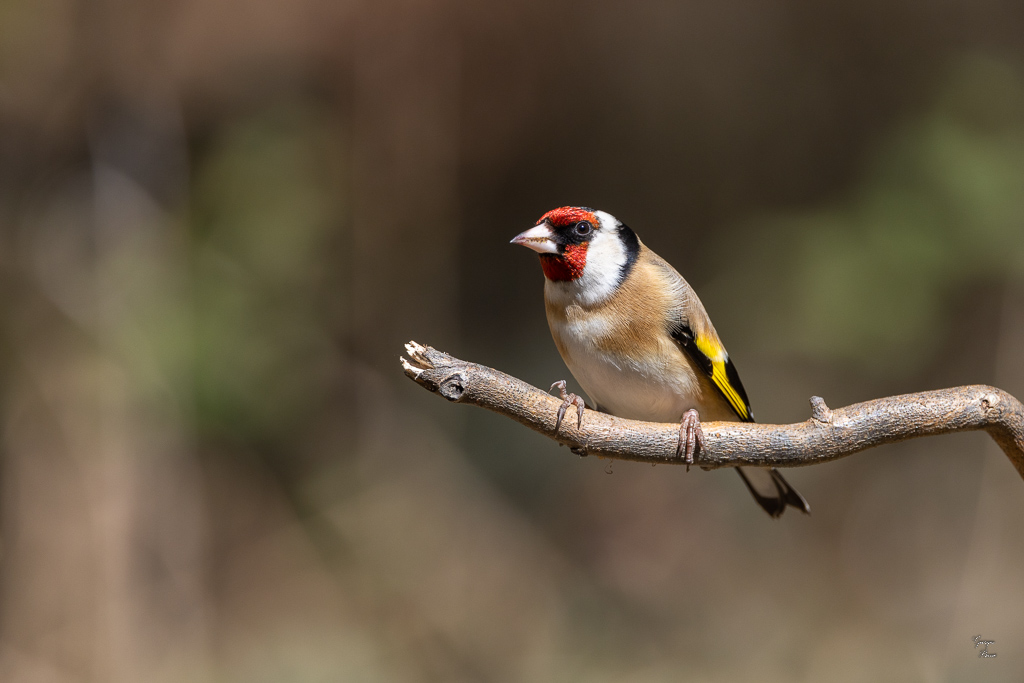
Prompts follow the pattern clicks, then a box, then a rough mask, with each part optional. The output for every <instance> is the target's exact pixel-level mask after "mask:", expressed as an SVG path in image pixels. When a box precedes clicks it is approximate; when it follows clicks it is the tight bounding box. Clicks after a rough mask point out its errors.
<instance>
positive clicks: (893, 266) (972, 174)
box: [718, 57, 1024, 374]
mask: <svg viewBox="0 0 1024 683" xmlns="http://www.w3.org/2000/svg"><path fill="white" fill-rule="evenodd" d="M749 233H750V234H751V235H752V238H751V240H750V241H749V242H747V243H746V244H741V245H740V246H738V247H737V246H735V245H734V243H730V244H729V245H726V244H724V243H723V244H721V245H720V246H719V249H723V250H724V249H729V250H730V251H732V252H737V251H738V252H739V253H737V254H736V256H735V259H736V260H735V264H736V265H735V267H733V268H732V269H729V271H728V272H727V274H725V275H723V276H722V278H721V280H720V282H719V283H718V286H719V287H728V288H729V290H730V291H732V292H734V293H735V292H736V287H737V286H746V287H750V288H751V289H752V294H751V295H750V296H739V295H738V294H736V295H734V296H731V297H730V301H738V302H742V301H743V300H746V301H748V305H746V306H744V305H743V304H742V303H740V306H739V308H740V310H742V313H739V315H744V316H749V318H748V320H749V321H751V322H749V324H750V325H751V326H753V327H754V328H755V329H762V330H766V331H768V332H769V333H768V334H765V335H764V336H763V337H762V338H761V343H762V344H763V345H764V347H766V348H769V349H774V350H775V351H778V352H786V353H794V352H795V353H798V354H808V355H811V356H816V357H819V358H822V359H831V360H837V359H838V360H848V361H855V362H857V363H858V365H859V366H860V367H862V368H863V369H865V370H867V371H869V372H873V373H878V374H889V373H892V372H897V373H899V374H908V373H912V372H914V371H917V370H919V369H920V368H921V367H922V366H924V365H927V364H928V363H929V362H930V361H931V360H932V359H933V357H934V352H935V351H936V349H938V348H939V346H940V345H941V343H942V339H943V337H945V336H949V335H969V334H971V333H972V331H971V330H969V329H964V328H963V327H962V326H961V325H959V324H958V323H957V321H956V320H954V319H951V317H950V315H951V313H952V312H951V311H950V309H949V306H948V302H949V301H950V299H951V296H952V295H953V294H955V293H956V291H957V290H959V289H961V288H964V287H977V288H978V290H977V292H976V294H977V295H978V296H992V295H993V294H994V290H992V289H990V288H986V286H988V285H991V284H993V283H997V282H1000V281H1005V280H1006V279H1007V278H1010V277H1021V276H1024V81H1022V79H1021V75H1020V74H1019V73H1017V72H1016V71H1014V70H1013V69H1012V68H1011V67H1009V66H1008V65H1007V64H1006V63H1004V62H1000V61H996V60H993V59H989V58H984V57H971V58H966V59H963V60H962V61H960V62H958V63H957V64H956V66H955V68H953V69H952V74H951V78H950V79H949V82H948V85H947V86H946V87H945V89H944V91H943V92H942V93H941V95H940V96H939V97H938V98H937V101H936V103H935V105H934V107H933V108H932V109H931V110H930V111H928V112H927V113H926V114H925V115H923V116H921V117H914V118H911V119H909V120H907V121H905V122H904V123H902V124H901V125H898V126H897V128H896V129H895V130H894V131H893V132H892V133H891V134H889V135H888V136H887V138H886V139H885V141H883V142H881V143H880V144H879V146H878V148H877V150H876V151H875V153H874V154H873V155H871V156H870V158H869V160H868V162H867V164H866V165H865V168H864V170H863V172H862V177H861V180H860V181H859V182H858V183H857V184H856V186H855V187H854V188H852V189H851V190H850V191H849V194H848V195H847V196H846V197H845V198H843V199H841V200H838V201H836V202H835V203H833V204H830V205H826V206H823V207H820V208H812V209H809V210H806V211H801V212H799V213H787V214H782V215H776V216H771V217H766V218H762V219H760V220H757V221H755V222H754V223H753V224H751V225H750V226H749ZM724 283H729V285H725V284H724ZM730 285H731V286H730ZM729 315H730V316H734V317H735V316H737V315H738V312H737V311H732V312H730V313H729Z"/></svg>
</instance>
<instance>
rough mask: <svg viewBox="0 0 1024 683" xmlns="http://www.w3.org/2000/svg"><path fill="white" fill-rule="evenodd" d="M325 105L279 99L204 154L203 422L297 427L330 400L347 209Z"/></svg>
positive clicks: (262, 430)
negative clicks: (336, 251)
mask: <svg viewBox="0 0 1024 683" xmlns="http://www.w3.org/2000/svg"><path fill="white" fill-rule="evenodd" d="M337 154H338V149H337V137H336V136H335V135H334V130H333V128H332V126H331V125H330V124H329V122H328V121H327V120H326V117H325V114H324V113H323V112H319V111H317V110H316V109H315V108H313V107H311V106H309V105H306V106H299V105H293V106H279V107H276V108H272V109H270V110H269V111H263V112H259V113H257V114H254V115H252V116H250V117H249V118H248V119H243V120H241V121H237V122H234V123H233V124H232V125H231V126H229V127H227V128H226V129H225V130H222V131H219V132H218V133H217V134H216V135H215V136H214V138H213V140H211V141H210V143H209V145H208V147H207V149H206V150H203V152H202V153H200V154H199V155H198V159H199V162H198V165H197V169H196V174H195V181H194V195H193V196H194V206H193V210H192V221H191V222H192V225H193V236H192V239H193V241H194V243H193V245H192V248H191V251H192V254H193V264H192V268H193V273H192V287H193V292H192V297H193V300H194V303H195V316H196V321H195V322H196V339H197V343H196V354H197V355H196V365H195V378H196V392H197V401H196V410H197V417H198V420H199V425H200V427H201V428H202V429H203V430H209V431H210V432H213V433H220V434H222V435H227V434H231V435H233V436H234V437H235V438H238V437H242V438H246V439H249V438H253V439H256V440H261V439H266V438H270V437H275V440H277V439H280V438H286V437H287V436H288V435H290V434H291V433H292V432H293V431H294V430H295V429H296V428H297V427H299V426H300V425H301V424H302V423H303V419H302V418H303V416H308V415H309V414H310V413H311V412H313V410H314V407H315V406H318V405H320V404H322V403H323V401H324V394H325V392H327V391H328V390H329V387H330V385H331V382H332V381H333V379H334V378H335V375H336V373H334V372H332V371H331V367H330V366H331V364H332V363H336V359H335V356H336V353H337V350H336V348H335V343H334V341H333V339H332V335H331V330H330V329H329V323H330V321H331V320H333V319H335V317H336V316H338V315H343V314H344V311H343V310H342V309H343V306H344V296H343V292H342V291H338V290H335V291H334V292H333V294H332V295H328V296H326V301H327V302H328V303H329V304H330V306H331V307H332V310H329V311H328V310H324V308H323V306H324V303H325V294H327V293H326V291H325V290H326V289H327V288H329V287H332V286H335V285H337V281H336V279H332V278H331V277H330V272H331V255H332V252H331V250H330V246H331V244H330V237H331V233H332V230H335V229H336V227H337V226H336V222H337V221H338V216H339V214H342V212H343V209H342V206H341V202H342V198H341V197H340V193H339V189H338V184H337V176H336V174H335V173H332V158H333V157H334V156H335V155H337Z"/></svg>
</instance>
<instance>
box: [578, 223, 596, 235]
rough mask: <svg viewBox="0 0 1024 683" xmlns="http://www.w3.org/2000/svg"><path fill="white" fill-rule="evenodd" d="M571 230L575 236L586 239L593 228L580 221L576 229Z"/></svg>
mask: <svg viewBox="0 0 1024 683" xmlns="http://www.w3.org/2000/svg"><path fill="white" fill-rule="evenodd" d="M573 229H574V230H575V231H576V234H577V235H579V236H580V237H586V236H587V235H589V234H590V233H592V232H593V231H594V226H593V225H591V224H590V223H589V222H587V221H580V222H579V223H577V224H576V227H575V228H573Z"/></svg>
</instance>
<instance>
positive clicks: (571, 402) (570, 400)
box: [548, 379, 587, 432]
mask: <svg viewBox="0 0 1024 683" xmlns="http://www.w3.org/2000/svg"><path fill="white" fill-rule="evenodd" d="M555 387H558V393H559V394H560V395H561V397H562V405H560V406H558V419H557V420H555V431H556V432H557V431H558V429H559V427H561V426H562V418H564V417H565V411H566V410H568V409H569V406H576V429H581V428H582V427H583V408H584V407H586V405H587V404H586V403H584V402H583V399H582V398H580V397H579V396H577V395H576V394H572V393H568V392H566V390H565V380H564V379H560V380H558V381H557V382H555V383H554V384H552V385H551V388H550V389H548V391H554V389H555Z"/></svg>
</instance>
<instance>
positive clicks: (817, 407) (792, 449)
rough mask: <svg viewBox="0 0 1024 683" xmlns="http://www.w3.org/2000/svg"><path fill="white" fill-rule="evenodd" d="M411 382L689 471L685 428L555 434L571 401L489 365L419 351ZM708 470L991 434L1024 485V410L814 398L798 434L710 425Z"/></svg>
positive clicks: (938, 401)
mask: <svg viewBox="0 0 1024 683" xmlns="http://www.w3.org/2000/svg"><path fill="white" fill-rule="evenodd" d="M405 349H406V351H407V352H408V354H409V360H406V359H405V358H402V359H401V360H402V367H403V368H404V369H405V374H406V375H408V376H409V377H410V378H412V379H413V380H415V381H416V382H417V383H419V384H420V385H421V386H423V387H425V388H427V389H428V390H430V391H433V392H436V393H439V394H441V395H442V396H444V397H445V398H446V399H448V400H449V401H453V402H455V403H470V404H472V405H477V406H481V407H483V408H487V409H488V410H493V411H494V412H496V413H500V414H501V415H505V416H506V417H510V418H512V419H513V420H516V421H517V422H521V423H523V424H524V425H526V426H527V427H530V428H531V429H534V430H536V431H538V432H540V433H541V434H544V435H545V436H547V437H550V438H552V439H554V440H555V441H558V442H559V443H561V444H565V445H566V446H569V447H570V448H571V449H572V450H573V452H574V453H578V454H580V455H588V454H589V455H597V456H601V457H605V458H618V459H621V460H639V461H641V462H651V463H674V464H679V463H682V460H681V459H680V458H678V457H677V456H676V443H677V441H678V438H679V425H678V424H660V423H656V422H639V421H637V420H625V419H622V418H618V417H614V416H612V415H607V414H605V413H599V412H597V411H596V410H591V409H589V408H588V409H587V410H586V412H585V414H584V417H583V425H582V427H579V428H577V426H576V420H564V421H563V422H562V424H561V427H560V428H559V430H558V431H557V433H556V431H555V421H556V419H557V413H558V407H559V405H560V404H561V401H560V400H559V399H557V398H555V397H554V396H552V395H550V394H547V393H545V392H544V391H542V390H540V389H538V388H536V387H533V386H530V385H529V384H527V383H526V382H523V381H521V380H518V379H516V378H515V377H511V376H509V375H506V374H505V373H503V372H499V371H497V370H494V369H492V368H489V367H486V366H484V365H477V364H476V363H467V362H466V361H462V360H459V359H457V358H453V357H451V356H449V355H448V354H446V353H442V352H440V351H438V350H436V349H433V348H431V347H429V346H421V345H420V344H417V343H416V342H409V343H408V344H406V346H405ZM701 424H702V427H703V429H704V438H705V440H706V441H707V450H706V451H703V452H701V453H699V454H698V458H697V464H698V465H700V466H701V467H703V468H704V469H717V468H720V467H735V466H737V465H753V466H762V467H764V466H773V467H799V466H802V465H816V464H818V463H822V462H828V461H830V460H836V459H838V458H843V457H846V456H847V455H852V454H853V453H857V452H859V451H863V450H865V449H867V448H871V447H873V446H880V445H882V444H885V443H894V442H896V441H903V440H905V439H913V438H916V437H919V436H932V435H936V434H948V433H950V432H962V431H971V430H978V429H983V430H985V431H986V432H988V433H989V435H991V437H992V438H993V439H995V440H996V443H998V444H999V446H1000V447H1001V448H1002V449H1003V452H1004V453H1006V456H1007V457H1008V458H1010V461H1011V462H1012V463H1013V465H1014V467H1016V468H1017V471H1018V472H1019V473H1020V475H1021V476H1022V477H1024V406H1022V405H1021V403H1020V401H1018V400H1017V399H1016V398H1014V397H1013V396H1011V395H1010V394H1008V393H1006V392H1005V391H1002V390H1001V389H996V388H995V387H990V386H985V385H972V386H966V387H954V388H952V389H939V390H937V391H925V392H921V393H918V394H904V395H902V396H890V397H887V398H880V399H876V400H874V401H866V402H864V403H856V404H854V405H851V406H846V407H845V408H837V409H835V410H832V409H830V408H829V407H828V406H826V405H825V401H823V400H822V399H821V398H819V397H817V396H814V397H812V398H811V418H810V419H808V420H807V421H806V422H798V423H796V424H790V425H770V424H755V423H746V422H702V423H701Z"/></svg>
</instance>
